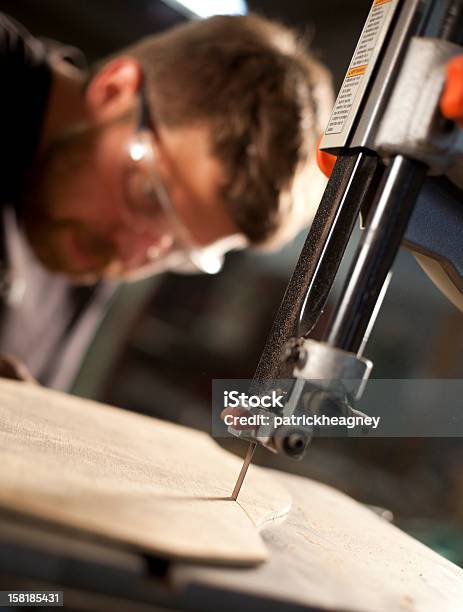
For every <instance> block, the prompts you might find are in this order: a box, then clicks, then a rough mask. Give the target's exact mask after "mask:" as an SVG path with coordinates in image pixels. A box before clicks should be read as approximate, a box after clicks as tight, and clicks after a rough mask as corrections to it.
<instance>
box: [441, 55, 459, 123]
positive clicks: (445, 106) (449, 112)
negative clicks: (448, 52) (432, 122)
mask: <svg viewBox="0 0 463 612" xmlns="http://www.w3.org/2000/svg"><path fill="white" fill-rule="evenodd" d="M440 110H441V113H442V114H443V115H444V117H445V118H446V119H451V120H452V121H455V122H456V123H457V124H458V125H459V126H460V127H463V55H457V56H456V57H453V58H452V59H451V60H449V62H448V64H447V79H446V81H445V86H444V92H443V94H442V96H441V99H440Z"/></svg>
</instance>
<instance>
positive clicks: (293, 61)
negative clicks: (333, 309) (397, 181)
mask: <svg viewBox="0 0 463 612" xmlns="http://www.w3.org/2000/svg"><path fill="white" fill-rule="evenodd" d="M127 52H128V53H130V55H131V56H133V57H135V58H136V59H137V60H138V61H139V62H140V64H141V66H142V69H143V71H144V75H145V84H146V90H147V95H148V99H149V102H150V105H151V106H152V108H153V109H154V115H155V118H156V120H157V121H159V122H162V123H164V124H165V125H166V126H182V125H188V124H190V125H191V124H194V123H206V122H207V125H208V126H210V129H211V144H212V152H213V154H215V155H216V156H217V157H218V158H219V159H220V160H221V162H222V163H223V165H224V168H225V172H226V177H227V182H226V185H225V186H224V189H223V194H222V195H223V199H224V201H225V203H226V206H227V207H228V210H229V211H230V214H231V216H232V218H233V219H234V221H235V223H236V224H237V225H238V227H239V228H240V230H241V231H242V232H243V234H244V235H245V236H246V237H247V238H248V240H249V241H250V243H251V244H253V245H255V246H274V245H275V244H280V243H281V242H283V241H284V240H286V239H287V238H289V237H292V236H293V235H294V233H295V231H296V230H298V229H300V228H301V227H302V226H303V225H304V224H306V223H307V222H308V221H310V220H311V217H312V216H313V213H314V209H315V207H316V205H317V204H318V198H319V195H320V186H321V185H322V183H323V180H322V178H321V176H319V175H318V174H317V172H318V171H316V172H314V167H313V166H314V163H313V157H314V150H315V142H316V138H317V136H318V134H319V133H321V132H322V131H323V129H324V127H325V123H326V121H327V118H328V115H327V113H329V111H330V110H331V105H332V97H331V82H330V77H329V75H328V72H327V71H326V69H325V68H323V66H322V65H321V64H320V63H319V62H318V61H317V60H316V59H315V58H314V57H313V56H312V55H310V54H309V53H308V51H307V50H306V48H305V46H304V44H303V43H302V41H301V40H300V39H299V38H298V37H297V36H296V35H295V34H294V33H293V32H292V31H291V30H289V29H288V28H286V27H285V26H283V25H281V24H279V23H275V22H272V21H269V20H267V19H265V18H263V17H259V16H257V15H247V16H244V17H230V16H218V17H212V18H210V19H206V20H202V21H193V22H189V23H187V24H185V25H182V26H179V27H176V28H174V29H172V30H169V31H167V32H166V33H164V34H161V35H157V36H150V37H148V38H145V39H143V40H141V41H140V42H139V43H137V44H135V45H133V46H131V47H130V48H129V49H127ZM310 177H312V180H313V181H314V183H313V184H312V185H309V186H308V185H307V182H308V180H309V181H310ZM310 191H312V193H311V194H310V193H309V192H310ZM310 195H312V200H316V202H314V201H312V202H310Z"/></svg>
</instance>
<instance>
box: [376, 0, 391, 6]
mask: <svg viewBox="0 0 463 612" xmlns="http://www.w3.org/2000/svg"><path fill="white" fill-rule="evenodd" d="M388 2H391V0H375V1H374V3H373V5H374V6H381V4H387V3H388Z"/></svg>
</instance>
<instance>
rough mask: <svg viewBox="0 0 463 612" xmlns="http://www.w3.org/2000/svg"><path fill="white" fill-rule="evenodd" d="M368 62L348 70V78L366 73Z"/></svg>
mask: <svg viewBox="0 0 463 612" xmlns="http://www.w3.org/2000/svg"><path fill="white" fill-rule="evenodd" d="M367 66H368V64H362V65H361V66H355V67H354V68H350V69H349V71H348V72H347V78H349V77H355V76H360V75H361V74H365V71H366V69H367Z"/></svg>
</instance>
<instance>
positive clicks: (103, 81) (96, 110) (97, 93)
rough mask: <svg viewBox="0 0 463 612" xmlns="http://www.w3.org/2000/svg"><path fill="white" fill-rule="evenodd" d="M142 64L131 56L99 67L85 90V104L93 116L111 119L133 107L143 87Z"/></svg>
mask: <svg viewBox="0 0 463 612" xmlns="http://www.w3.org/2000/svg"><path fill="white" fill-rule="evenodd" d="M141 79H142V70H141V67H140V64H139V63H138V62H137V61H136V60H135V59H133V58H132V57H128V56H121V57H117V58H115V59H114V60H112V61H111V62H109V63H108V64H106V65H105V66H103V68H101V70H99V71H98V72H97V73H96V74H95V76H94V77H93V78H92V80H91V81H90V83H89V84H88V86H87V89H86V90H85V104H86V108H87V112H88V114H89V115H90V116H91V117H92V118H93V119H98V120H108V119H112V118H114V117H117V115H120V114H121V113H123V112H124V111H126V110H128V109H129V108H130V107H131V106H133V103H134V100H135V96H136V94H137V92H138V91H139V89H140V84H141Z"/></svg>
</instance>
